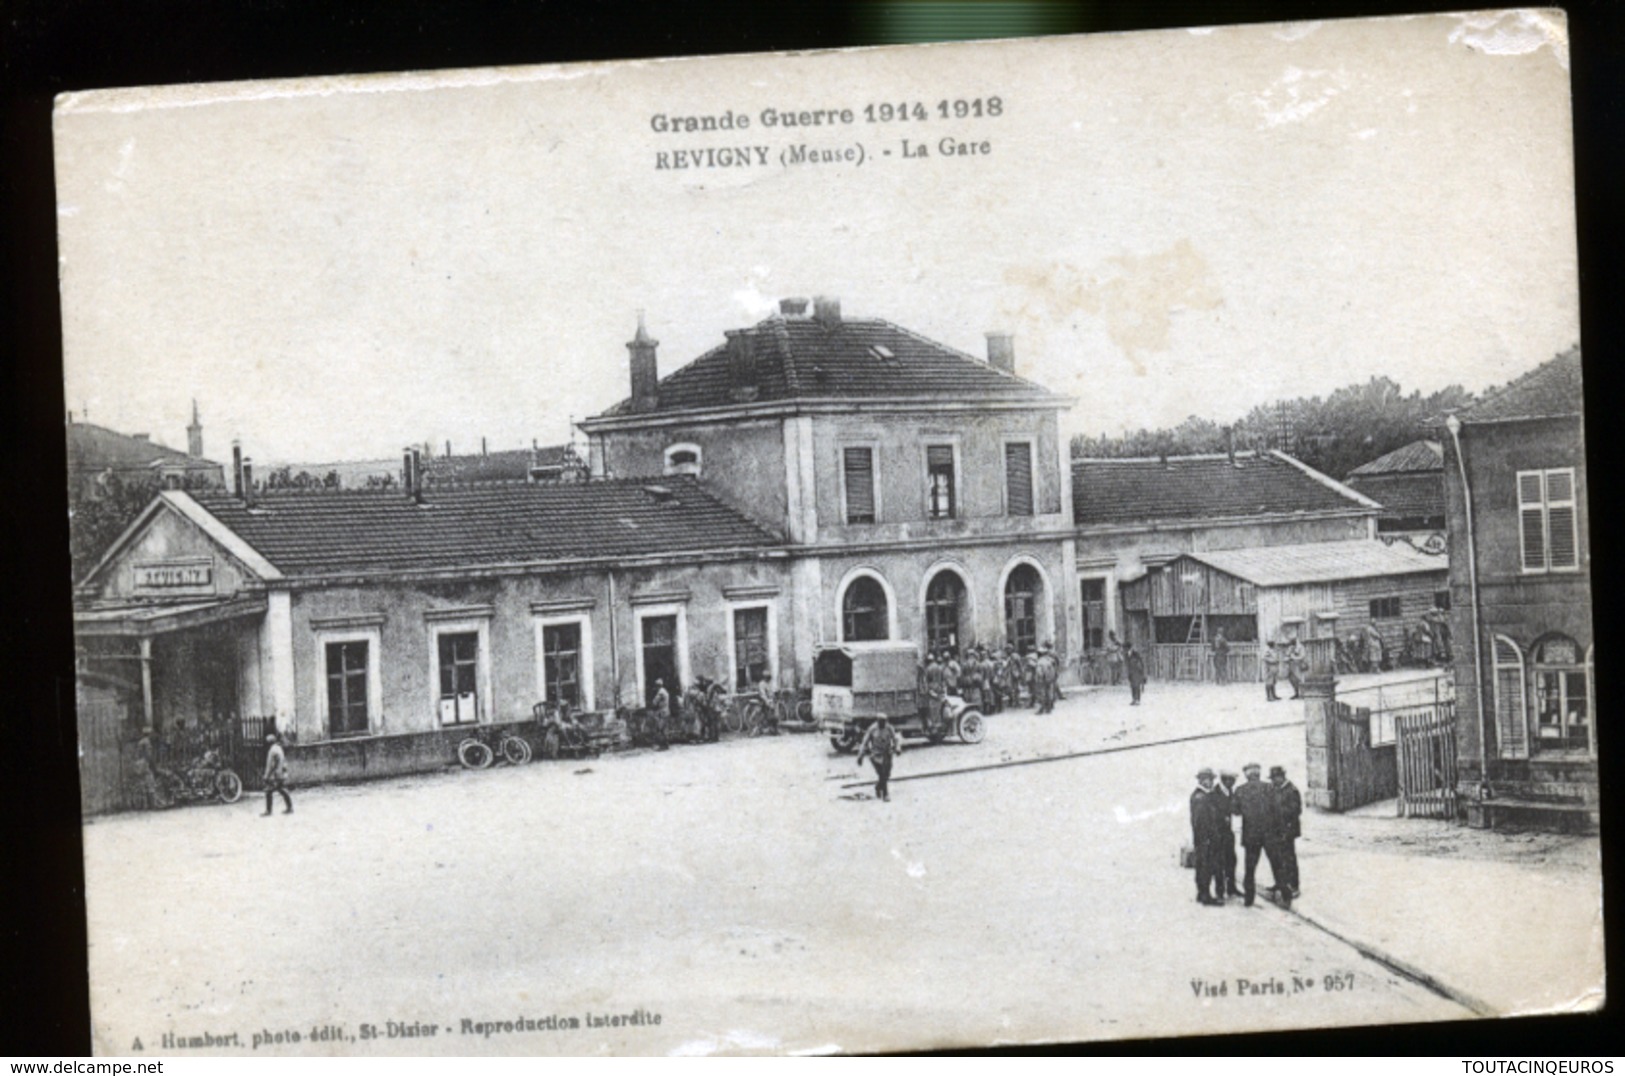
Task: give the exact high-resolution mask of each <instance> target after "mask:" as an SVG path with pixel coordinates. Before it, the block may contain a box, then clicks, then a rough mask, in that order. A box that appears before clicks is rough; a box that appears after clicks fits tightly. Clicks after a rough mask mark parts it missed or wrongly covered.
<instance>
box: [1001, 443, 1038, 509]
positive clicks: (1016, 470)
mask: <svg viewBox="0 0 1625 1076" xmlns="http://www.w3.org/2000/svg"><path fill="white" fill-rule="evenodd" d="M1004 487H1005V489H1006V491H1007V497H1008V501H1009V506H1010V515H1013V516H1030V515H1032V514H1033V453H1032V446H1031V445H1029V444H1025V443H1023V444H1007V445H1005V446H1004Z"/></svg>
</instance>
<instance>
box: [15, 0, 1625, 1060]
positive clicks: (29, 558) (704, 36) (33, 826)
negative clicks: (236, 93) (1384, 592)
mask: <svg viewBox="0 0 1625 1076" xmlns="http://www.w3.org/2000/svg"><path fill="white" fill-rule="evenodd" d="M1622 6H1625V5H1616V4H1614V3H1611V2H1609V0H1577V2H1575V3H1572V4H1570V5H1569V7H1568V12H1569V30H1570V34H1571V40H1572V52H1571V71H1572V76H1573V89H1574V97H1575V116H1576V147H1575V163H1576V172H1577V176H1576V190H1577V197H1578V220H1579V253H1580V263H1581V311H1582V318H1581V322H1582V339H1583V342H1584V349H1585V366H1586V379H1587V398H1588V423H1587V425H1588V432H1587V437H1588V456H1589V459H1590V467H1591V473H1592V476H1593V481H1592V485H1591V488H1592V490H1593V491H1594V492H1593V498H1594V502H1593V504H1592V506H1591V529H1592V545H1593V548H1594V549H1595V551H1596V556H1595V557H1594V558H1593V591H1594V595H1595V617H1596V621H1597V625H1596V626H1597V632H1598V634H1599V635H1601V636H1602V637H1603V649H1602V652H1603V654H1604V655H1605V656H1604V659H1603V661H1602V662H1601V663H1599V665H1598V669H1597V675H1598V687H1597V694H1598V696H1599V697H1600V698H1602V699H1603V700H1604V702H1603V705H1602V707H1600V710H1601V713H1600V715H1599V728H1598V740H1599V743H1600V745H1601V750H1602V751H1603V759H1602V763H1601V765H1602V769H1603V772H1604V773H1605V774H1608V775H1609V777H1610V778H1611V777H1612V776H1613V775H1614V774H1617V773H1618V772H1620V769H1619V765H1618V758H1617V756H1618V754H1619V752H1618V744H1619V742H1620V739H1621V737H1620V735H1619V734H1618V731H1617V729H1618V726H1614V725H1610V717H1611V712H1612V709H1613V708H1612V705H1611V703H1612V700H1613V699H1614V698H1615V697H1616V695H1615V692H1614V686H1615V683H1616V680H1617V678H1616V677H1615V675H1614V673H1613V670H1612V667H1611V666H1610V665H1609V664H1608V661H1607V657H1606V655H1607V654H1608V653H1609V652H1610V650H1609V648H1608V647H1609V642H1610V640H1611V637H1612V632H1611V621H1612V616H1613V615H1614V614H1615V612H1616V611H1618V610H1619V609H1620V606H1621V603H1620V602H1619V600H1618V599H1617V597H1616V595H1618V594H1619V593H1620V590H1619V586H1618V580H1617V578H1616V576H1615V573H1614V571H1613V563H1614V561H1615V558H1613V557H1612V556H1611V554H1612V552H1613V549H1612V548H1611V547H1610V543H1609V542H1608V539H1609V538H1611V537H1612V536H1613V534H1614V530H1613V527H1612V526H1611V524H1612V523H1613V521H1614V520H1615V519H1616V518H1617V513H1616V512H1615V511H1614V510H1613V503H1614V500H1615V498H1616V497H1617V494H1615V492H1614V489H1615V488H1616V487H1613V486H1612V483H1611V481H1610V479H1611V477H1612V475H1613V474H1614V473H1616V472H1613V471H1612V469H1611V467H1610V464H1612V463H1613V462H1615V460H1616V457H1614V455H1613V451H1614V445H1615V441H1616V440H1617V435H1616V433H1615V429H1616V428H1617V422H1616V421H1615V416H1614V415H1613V413H1612V405H1613V403H1614V401H1615V399H1617V392H1618V388H1619V383H1620V382H1619V377H1618V375H1617V374H1616V373H1615V372H1614V371H1615V369H1616V367H1617V365H1618V363H1619V361H1620V346H1619V345H1620V334H1619V323H1620V314H1621V307H1622V306H1625V302H1622V299H1625V292H1622V288H1621V277H1620V273H1619V252H1620V239H1621V236H1620V227H1619V225H1620V211H1621V196H1620V191H1621V190H1622V189H1625V168H1622V167H1621V165H1622V163H1625V162H1622V154H1625V123H1622V118H1625V54H1622V47H1621V45H1622V40H1621V23H1622V19H1621V13H1620V10H1619V8H1620V7H1622ZM990 9H992V10H991V11H990ZM1440 9H1441V5H1437V4H1435V5H1427V4H1401V3H1386V4H1385V3H1347V2H1345V3H1337V2H1319V3H1317V2H1309V0H1302V2H1297V3H1289V2H1282V3H1239V2H1223V0H1212V2H1207V3H1193V2H1185V3H1177V2H1170V3H1160V4H1159V3H1129V2H1116V3H1107V2H1097V3H1089V2H1084V0H1077V2H1064V0H1058V2H1050V3H1047V2H1044V0H1035V2H1026V3H1021V4H1014V5H1004V6H1002V7H1000V6H998V5H991V4H984V3H964V2H959V3H954V2H952V0H949V2H947V3H923V2H920V0H893V2H886V3H875V2H870V3H861V2H847V3H831V4H818V5H802V4H796V3H789V2H783V0H779V2H765V3H764V2H753V3H744V2H738V0H734V2H725V3H713V4H705V5H695V6H685V5H682V4H676V3H669V2H668V3H638V4H620V3H600V4H593V5H566V4H560V3H556V2H551V0H531V2H520V0H493V2H489V3H470V2H467V0H464V2H452V0H372V2H363V0H320V2H317V0H307V2H296V0H131V2H126V3H122V4H114V3H110V2H106V0H103V2H97V3H92V2H88V0H55V2H47V0H4V2H0V64H3V68H0V84H3V88H4V95H3V104H4V113H3V127H0V136H3V141H0V189H3V192H4V195H3V199H0V212H3V214H4V216H3V221H4V224H3V228H0V251H3V255H4V259H5V263H6V268H7V269H9V270H10V272H9V273H8V274H7V276H6V278H5V280H6V284H5V289H4V302H5V306H4V308H3V310H0V340H3V341H4V344H5V349H4V352H3V353H0V354H3V355H4V366H3V369H4V375H5V378H6V386H5V387H6V390H7V391H6V392H5V394H4V395H5V401H6V405H7V408H8V411H7V414H6V419H5V421H4V423H3V426H0V429H3V437H4V441H3V442H0V447H3V449H4V460H5V469H4V472H3V475H4V483H5V484H4V486H3V487H0V516H3V518H4V520H5V526H4V530H3V533H4V535H5V540H6V547H0V554H4V556H3V559H0V578H4V580H5V587H6V599H5V604H4V605H3V606H0V655H3V663H0V669H3V670H4V676H5V679H4V681H0V684H3V687H0V787H3V789H4V792H5V799H4V801H3V808H4V811H5V814H4V816H3V817H0V832H3V833H4V837H3V843H0V849H3V854H4V858H3V860H0V869H3V874H0V877H3V882H0V885H3V887H4V892H5V896H6V902H5V906H4V907H3V908H0V917H3V918H0V931H3V934H4V938H5V941H6V951H5V956H4V959H5V963H4V965H3V966H0V991H3V994H0V1028H3V1031H4V1038H3V1039H0V1053H6V1054H22V1055H51V1054H55V1055H85V1054H87V1053H88V1052H89V1048H90V1034H89V1018H88V1013H89V998H88V991H87V983H86V974H85V967H86V948H85V930H84V923H85V920H84V892H83V871H82V867H81V862H80V832H79V825H80V824H79V795H78V785H77V763H76V753H75V752H76V747H75V724H74V717H73V660H72V634H71V619H70V616H69V611H70V594H69V585H68V584H69V570H68V557H67V549H68V542H67V507H66V499H65V498H66V493H65V481H64V478H65V474H66V463H65V458H64V439H63V435H62V416H63V414H64V403H63V390H62V371H61V337H60V324H59V309H58V295H57V280H56V269H55V265H56V247H55V224H56V218H55V212H54V196H53V186H52V183H53V181H52V173H51V145H50V133H51V132H50V108H51V98H52V96H53V95H55V94H57V93H60V92H63V91H67V90H81V89H93V88H97V87H105V86H131V85H151V84H158V83H180V82H207V81H214V80H225V79H231V80H237V79H255V78H287V77H296V76H302V75H326V74H339V73H349V72H369V71H400V70H423V69H434V68H453V67H476V66H487V65H496V64H529V63H550V62H564V61H579V60H613V59H631V58H640V57H653V56H674V55H704V54H716V53H740V52H762V51H771V50H783V49H813V48H835V47H843V46H854V45H872V44H890V43H899V42H903V41H907V40H932V39H942V38H953V39H959V38H964V37H991V36H1012V35H1014V34H1024V33H1081V32H1097V31H1107V30H1136V29H1154V28H1159V27H1171V26H1200V25H1211V24H1215V23H1240V22H1270V21H1278V20H1286V19H1304V18H1336V17H1350V16H1359V15H1384V14H1400V13H1408V12H1420V11H1429V10H1440ZM1443 9H1445V10H1448V7H1445V8H1443ZM1024 19H1025V21H1023V20H1024ZM1485 227H1487V228H1493V227H1494V221H1493V220H1486V221H1485ZM1507 313H1508V312H1504V311H1487V312H1486V316H1507ZM1512 316H1515V312H1513V315H1512ZM1539 358H1541V356H1529V360H1530V362H1531V363H1533V362H1534V361H1536V360H1537V359H1539ZM1616 800H1617V797H1614V796H1612V795H1611V794H1610V793H1609V790H1608V782H1607V780H1606V779H1605V781H1604V806H1605V812H1604V819H1603V832H1604V833H1605V834H1610V833H1613V832H1616V831H1615V829H1614V824H1615V823H1616V822H1617V821H1618V819H1617V817H1616V815H1615V812H1614V810H1613V805H1614V803H1615V802H1616ZM1076 854H1079V855H1087V854H1088V850H1087V849H1078V850H1076ZM1615 858H1616V857H1614V856H1612V855H1609V854H1608V853H1607V852H1606V850H1605V865H1606V866H1608V867H1609V868H1611V867H1612V864H1613V862H1614V860H1615ZM153 869H154V870H155V871H156V870H161V869H162V866H161V865H160V864H154V865H153ZM1608 875H1609V879H1608V880H1609V882H1610V883H1611V882H1612V881H1613V877H1612V875H1613V872H1612V870H1611V869H1610V870H1609V871H1608ZM259 881H260V882H261V883H263V890H262V892H261V893H259V894H255V893H244V894H241V897H240V899H242V900H244V901H247V902H249V904H250V907H252V906H253V905H254V904H255V903H257V902H258V901H261V900H267V901H268V900H269V896H270V894H271V893H273V892H274V891H275V890H277V889H280V888H283V887H292V888H297V886H298V884H299V880H298V878H297V877H294V876H290V875H289V874H287V873H286V872H285V871H284V870H282V868H281V866H280V865H278V864H275V863H266V864H264V871H263V874H262V875H261V877H260V878H259ZM1613 888H1614V887H1613V886H1612V884H1609V885H1608V886H1607V887H1606V891H1607V892H1608V894H1609V897H1608V904H1609V906H1610V907H1612V905H1614V904H1615V903H1616V901H1615V900H1614V899H1613V897H1612V892H1613ZM113 896H114V899H116V895H113ZM1392 899H1393V900H1395V901H1402V902H1403V901H1410V902H1440V901H1443V902H1451V903H1459V904H1462V905H1464V906H1465V905H1470V904H1472V903H1474V902H1479V901H1493V900H1495V899H1496V894H1494V893H1493V892H1480V893H1430V892H1408V891H1406V890H1405V888H1404V887H1403V884H1401V885H1400V886H1398V887H1397V888H1396V889H1395V891H1394V892H1393V894H1392ZM989 914H997V913H996V911H995V910H990V912H989ZM1055 914H1056V916H1057V917H1062V916H1071V915H1088V914H1089V909H1087V908H1057V909H1056V910H1055ZM1608 922H1609V925H1610V926H1611V927H1616V926H1617V925H1618V922H1619V921H1618V919H1617V918H1615V917H1614V916H1612V915H1610V916H1609V917H1608ZM1574 926H1575V925H1574V924H1554V923H1550V922H1545V921H1541V922H1531V923H1530V925H1529V929H1530V934H1531V935H1532V936H1535V937H1538V935H1539V934H1540V932H1542V931H1544V930H1547V929H1553V928H1556V929H1573V927H1574ZM1612 933H1613V932H1612V931H1611V934H1612ZM315 942H316V940H315V939H313V943H315ZM1529 943H1530V939H1518V941H1517V944H1520V945H1525V944H1529ZM243 944H245V945H248V946H252V945H253V938H252V936H251V935H247V936H245V937H244V939H243ZM1192 944H1193V945H1197V944H1199V943H1198V942H1196V940H1195V939H1193V941H1192ZM1484 944H1486V945H1496V944H1498V939H1495V938H1486V939H1485V940H1484ZM1617 948H1618V946H1617V944H1615V943H1614V940H1613V938H1612V936H1611V937H1610V944H1609V946H1608V949H1609V953H1610V956H1611V957H1612V956H1613V955H1614V953H1615V952H1616V951H1617ZM1609 965H1610V967H1617V966H1618V965H1617V963H1616V962H1615V961H1614V960H1612V959H1610V961H1609ZM1170 1000H1171V1001H1172V999H1170ZM1610 1009H1612V1007H1610ZM1606 1022H1607V1014H1606V1013H1605V1014H1604V1015H1601V1016H1584V1017H1541V1018H1531V1019H1523V1020H1503V1021H1493V1022H1492V1021H1475V1022H1472V1023H1459V1024H1432V1025H1417V1026H1413V1027H1397V1028H1386V1029H1383V1030H1381V1031H1374V1030H1358V1029H1352V1030H1339V1031H1327V1032H1294V1033H1285V1034H1273V1035H1267V1036H1225V1037H1219V1038H1207V1039H1182V1040H1167V1041H1160V1042H1156V1041H1151V1042H1133V1043H1101V1044H1085V1045H1084V1046H1082V1047H1081V1049H1082V1050H1084V1051H1091V1052H1100V1053H1124V1052H1130V1053H1154V1054H1162V1053H1170V1052H1172V1053H1184V1054H1193V1055H1203V1054H1232V1053H1257V1054H1266V1055H1293V1054H1304V1053H1311V1054H1312V1053H1340V1054H1341V1053H1357V1054H1365V1053H1381V1054H1393V1053H1397V1054H1418V1053H1426V1054H1447V1055H1457V1056H1460V1057H1477V1058H1491V1057H1507V1056H1518V1055H1537V1056H1550V1057H1585V1056H1593V1057H1594V1056H1597V1055H1598V1054H1599V1053H1600V1052H1602V1051H1603V1050H1605V1049H1606V1048H1607V1046H1606V1042H1607V1040H1605V1039H1604V1037H1603V1031H1604V1027H1605V1024H1606ZM1066 1049H1068V1050H1069V1052H1070V1049H1071V1048H1066ZM1617 1049H1618V1048H1617V1047H1614V1050H1615V1051H1617ZM1622 1076H1625V1073H1622Z"/></svg>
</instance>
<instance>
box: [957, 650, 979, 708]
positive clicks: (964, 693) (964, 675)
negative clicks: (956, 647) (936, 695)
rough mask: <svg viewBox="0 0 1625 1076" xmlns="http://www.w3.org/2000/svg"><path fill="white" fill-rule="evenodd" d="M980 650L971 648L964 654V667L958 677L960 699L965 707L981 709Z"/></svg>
mask: <svg viewBox="0 0 1625 1076" xmlns="http://www.w3.org/2000/svg"><path fill="white" fill-rule="evenodd" d="M981 651H982V648H981V647H979V646H973V647H971V648H970V649H969V650H967V651H966V652H965V665H964V668H963V669H962V670H961V672H960V676H959V693H960V697H961V698H963V699H964V700H965V705H966V706H974V707H976V708H977V709H978V710H980V709H981V708H982V653H981Z"/></svg>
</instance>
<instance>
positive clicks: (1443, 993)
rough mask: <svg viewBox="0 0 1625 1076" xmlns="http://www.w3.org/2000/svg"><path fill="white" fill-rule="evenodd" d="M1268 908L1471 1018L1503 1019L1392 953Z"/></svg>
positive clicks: (1292, 911) (1296, 913) (1298, 915)
mask: <svg viewBox="0 0 1625 1076" xmlns="http://www.w3.org/2000/svg"><path fill="white" fill-rule="evenodd" d="M1270 904H1272V905H1274V906H1275V907H1276V908H1280V910H1281V911H1283V912H1285V913H1286V914H1288V915H1291V916H1294V917H1296V918H1297V919H1298V920H1299V921H1300V922H1303V923H1307V924H1308V925H1309V926H1312V927H1314V928H1315V929H1316V930H1318V931H1320V932H1321V933H1322V934H1326V935H1328V936H1330V937H1333V938H1336V939H1337V940H1338V941H1340V942H1342V943H1343V944H1344V945H1347V946H1349V947H1350V948H1351V949H1353V950H1354V951H1356V952H1357V953H1359V954H1360V955H1361V956H1363V957H1365V958H1366V959H1367V960H1371V961H1374V962H1376V963H1378V964H1381V965H1382V966H1383V967H1385V968H1387V969H1388V970H1389V971H1392V972H1394V973H1395V974H1398V975H1401V976H1404V977H1405V978H1407V979H1409V980H1411V981H1412V982H1414V983H1416V984H1417V985H1418V986H1420V987H1423V988H1424V989H1426V990H1429V991H1432V992H1433V993H1435V994H1437V995H1439V996H1440V997H1442V998H1444V999H1446V1000H1448V1001H1453V1002H1455V1003H1456V1004H1457V1005H1460V1006H1461V1007H1462V1008H1464V1009H1467V1010H1469V1011H1471V1012H1472V1013H1473V1014H1474V1015H1477V1016H1501V1015H1503V1014H1502V1013H1501V1011H1500V1010H1499V1009H1496V1008H1495V1007H1493V1006H1491V1005H1490V1004H1488V1003H1487V1002H1485V1001H1483V1000H1481V999H1479V998H1477V997H1474V996H1473V995H1472V994H1469V993H1467V992H1466V991H1465V990H1459V989H1457V988H1456V987H1453V986H1451V985H1450V984H1449V983H1446V982H1444V981H1443V980H1441V979H1439V978H1437V977H1436V976H1434V975H1431V974H1429V973H1428V972H1425V971H1423V970H1422V969H1421V968H1418V967H1417V966H1416V965H1414V964H1411V963H1410V962H1409V961H1405V960H1401V959H1399V958H1398V957H1396V956H1394V955H1393V954H1392V953H1389V952H1388V951H1386V950H1384V949H1380V948H1378V947H1377V946H1375V945H1372V944H1370V943H1369V942H1363V941H1360V940H1359V939H1358V938H1351V937H1349V936H1348V935H1347V934H1344V933H1342V932H1341V931H1338V930H1334V929H1333V928H1331V927H1329V926H1327V925H1326V924H1325V923H1324V922H1322V921H1321V920H1319V919H1316V918H1314V917H1313V916H1309V915H1305V914H1304V913H1303V912H1301V911H1299V910H1298V909H1297V908H1282V907H1281V905H1279V904H1277V903H1276V902H1275V901H1273V900H1271V901H1270Z"/></svg>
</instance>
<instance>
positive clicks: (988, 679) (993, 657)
mask: <svg viewBox="0 0 1625 1076" xmlns="http://www.w3.org/2000/svg"><path fill="white" fill-rule="evenodd" d="M1002 673H1003V666H1002V663H1001V662H1000V661H999V651H998V647H993V646H990V647H988V648H987V649H986V650H984V651H983V652H982V703H983V705H985V706H986V707H987V712H988V713H990V714H996V713H998V712H999V711H1000V710H1003V709H1004V684H1003V683H1002V681H1003V675H1002Z"/></svg>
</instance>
